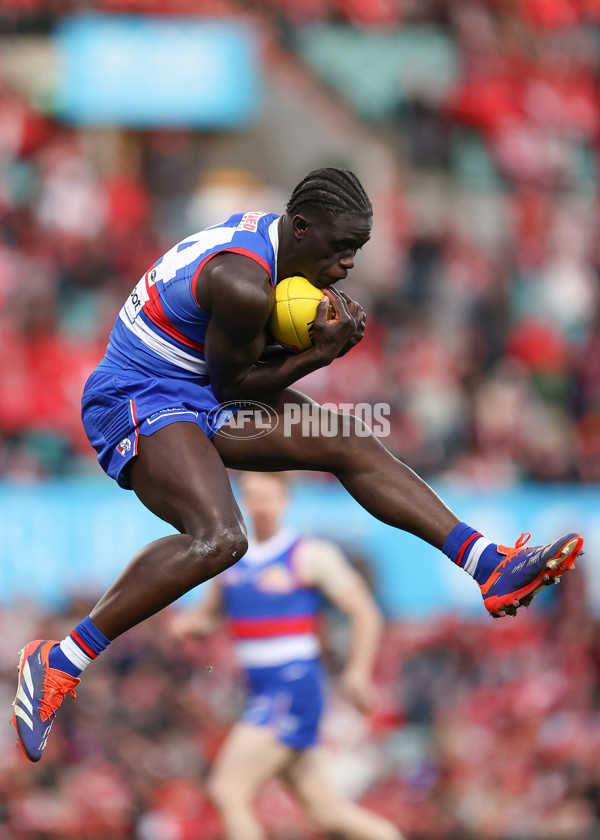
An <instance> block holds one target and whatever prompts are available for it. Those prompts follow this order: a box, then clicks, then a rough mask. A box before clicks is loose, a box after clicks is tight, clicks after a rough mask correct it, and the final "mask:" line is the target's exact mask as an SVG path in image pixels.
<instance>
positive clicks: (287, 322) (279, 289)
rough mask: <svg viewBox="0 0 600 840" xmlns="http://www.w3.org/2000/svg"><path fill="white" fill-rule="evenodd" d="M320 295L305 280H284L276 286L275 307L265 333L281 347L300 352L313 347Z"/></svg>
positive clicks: (288, 278)
mask: <svg viewBox="0 0 600 840" xmlns="http://www.w3.org/2000/svg"><path fill="white" fill-rule="evenodd" d="M322 299H323V292H322V291H321V289H317V288H316V287H315V286H313V285H312V283H309V281H308V280H307V279H306V278H305V277H285V278H284V279H283V280H281V281H280V282H279V283H278V284H277V286H275V305H274V307H273V311H272V313H271V316H270V318H269V321H268V322H267V330H268V332H269V333H270V334H271V335H272V336H273V338H274V339H275V340H276V341H278V342H279V344H281V345H282V346H283V347H285V348H286V349H288V350H292V351H293V352H294V353H299V352H300V351H301V350H308V348H309V347H311V346H312V343H313V342H312V331H313V325H314V321H315V316H316V314H317V306H318V305H319V303H320V302H321V300H322Z"/></svg>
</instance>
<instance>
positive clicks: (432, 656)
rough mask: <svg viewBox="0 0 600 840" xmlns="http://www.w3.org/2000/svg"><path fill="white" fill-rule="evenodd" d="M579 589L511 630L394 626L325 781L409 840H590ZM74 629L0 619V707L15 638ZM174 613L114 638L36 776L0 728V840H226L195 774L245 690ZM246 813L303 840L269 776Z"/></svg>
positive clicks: (593, 666) (335, 705) (447, 621)
mask: <svg viewBox="0 0 600 840" xmlns="http://www.w3.org/2000/svg"><path fill="white" fill-rule="evenodd" d="M583 586H584V580H583V578H582V577H581V575H580V574H573V575H568V576H566V578H565V579H564V580H563V581H562V583H561V585H560V587H553V591H552V592H551V593H549V595H551V596H553V598H554V600H552V599H551V600H550V601H548V600H546V602H545V607H544V608H543V609H542V608H541V607H538V608H535V609H534V608H532V609H531V611H530V613H529V614H528V615H527V616H520V617H519V619H518V620H516V621H514V622H509V621H508V620H506V621H505V622H485V623H484V622H481V621H472V620H464V619H461V620H458V619H454V618H450V617H443V616H440V617H439V618H437V619H431V618H430V619H428V620H427V621H426V622H418V621H414V622H400V623H397V624H391V625H390V626H389V627H388V629H387V631H386V636H385V639H384V643H383V645H382V647H381V651H380V656H379V659H378V663H377V667H376V672H375V683H376V686H377V698H378V699H377V702H376V703H375V706H374V708H373V710H372V712H371V714H370V716H369V718H368V720H367V721H366V722H364V720H363V719H362V718H361V716H360V715H358V714H357V713H356V712H355V711H354V710H353V708H352V707H351V706H350V705H349V704H348V702H347V701H346V700H345V699H344V697H343V695H342V694H341V693H340V692H339V690H338V688H337V687H336V685H337V684H336V682H335V679H334V682H333V695H332V699H331V703H330V705H329V710H328V713H327V715H326V722H325V729H324V734H325V738H326V739H327V741H328V742H329V743H330V745H331V747H332V750H333V753H334V756H335V764H334V769H335V772H336V777H337V781H338V784H339V785H340V786H341V787H342V788H343V789H344V790H345V791H346V792H347V794H348V795H350V796H353V797H357V798H358V799H359V801H361V802H362V803H363V804H364V805H365V806H366V807H371V808H373V809H374V810H377V811H378V812H380V813H382V814H384V815H385V816H387V818H388V819H390V820H392V821H393V822H395V823H396V824H397V825H401V826H402V830H403V832H404V833H405V834H406V836H407V838H408V840H448V838H453V839H454V840H459V839H460V840H476V838H477V840H480V838H486V840H513V838H514V840H517V838H522V837H527V838H528V839H529V840H538V838H539V840H541V838H554V840H584V838H585V840H591V838H594V837H596V836H598V833H599V832H600V809H599V806H598V802H599V795H598V790H599V782H600V765H599V763H598V754H599V748H600V729H599V728H598V725H597V722H598V719H599V717H600V705H599V704H600V681H599V674H600V670H599V668H598V664H599V662H600V653H599V651H600V646H599V642H600V627H599V625H598V621H597V620H596V619H594V618H592V616H591V615H590V614H588V612H587V611H586V610H585V608H583V609H582V604H583V603H585V598H584V597H583V595H582V591H583V590H582V587H583ZM81 609H82V607H81V605H80V604H78V605H73V607H72V610H71V611H70V612H71V613H72V614H78V613H79V612H80V611H81ZM72 620H73V619H72V615H69V611H67V610H65V612H64V613H62V614H55V613H47V614H41V615H40V614H39V612H38V611H34V610H33V609H31V608H29V607H28V606H27V605H26V604H16V605H15V606H14V607H13V608H10V609H4V610H3V611H2V612H1V613H0V627H1V628H2V632H3V635H2V638H3V639H4V640H5V641H4V643H3V644H2V645H1V646H0V699H2V701H3V702H4V705H5V707H7V706H8V703H9V702H10V700H11V699H12V692H13V690H14V685H13V671H14V662H13V661H12V660H13V654H14V648H15V644H17V641H18V639H23V638H28V637H29V636H30V635H32V634H33V635H37V636H42V637H45V636H47V635H54V636H55V635H57V634H58V635H59V636H60V634H61V633H62V632H63V630H64V628H66V627H68V626H70V624H71V623H72ZM170 620H171V616H170V614H169V613H168V612H167V613H165V614H164V615H163V614H160V615H158V616H155V617H154V618H152V619H150V620H148V621H147V622H145V623H143V624H142V625H138V627H136V628H134V630H133V631H132V632H131V633H128V634H127V636H123V637H121V638H120V639H118V640H117V641H116V642H115V643H114V644H113V645H111V649H110V651H109V652H108V653H107V654H106V658H103V659H102V661H101V662H98V663H97V664H96V665H95V666H94V673H93V674H90V680H89V681H88V682H86V684H85V686H84V687H81V688H80V689H79V691H80V694H81V696H80V698H79V702H78V703H72V704H71V703H69V701H66V702H65V708H64V714H63V715H62V716H61V717H60V718H59V719H58V720H57V721H56V723H55V732H54V733H53V734H54V737H53V740H52V743H51V744H50V745H49V746H48V750H47V752H46V755H45V757H44V764H43V765H39V766H36V768H35V769H32V768H31V765H27V766H26V765H25V759H24V758H23V757H22V756H21V755H20V753H19V751H18V750H17V749H16V748H15V745H14V736H12V735H11V732H10V730H9V727H6V731H4V729H2V730H0V747H1V749H0V804H1V807H0V837H4V836H6V837H9V838H11V840H13V838H16V840H19V839H20V838H25V837H27V838H28V840H51V838H57V840H65V838H73V839H74V840H84V838H85V840H91V838H93V839H94V840H108V838H113V840H126V838H127V839H128V838H137V840H166V838H174V840H182V838H183V840H200V838H206V840H217V838H218V837H220V836H222V829H221V825H220V821H219V818H218V816H217V814H216V812H215V810H214V809H213V807H212V805H211V804H210V803H209V801H208V800H207V798H206V794H205V791H204V780H205V777H206V773H207V769H208V767H209V765H210V764H211V762H212V761H213V759H214V757H215V755H216V753H217V751H218V749H219V746H220V744H221V743H222V741H223V739H224V737H225V735H226V732H227V731H228V729H229V727H230V726H231V724H232V722H233V721H234V720H236V718H237V716H238V715H239V712H240V709H241V706H242V705H243V696H244V686H243V684H242V681H241V675H240V673H239V672H238V670H237V667H236V665H235V657H234V654H233V648H232V645H231V642H230V640H229V638H228V637H227V636H226V635H225V634H223V633H220V634H217V635H215V636H214V637H211V638H210V639H207V640H206V642H205V644H204V645H202V646H198V645H197V644H190V645H189V647H185V648H183V649H181V650H180V651H179V650H178V648H177V646H173V644H172V642H171V641H170V640H169V634H168V633H167V632H166V629H167V623H168V622H169V621H170ZM61 628H62V629H61ZM325 632H326V630H325ZM327 638H328V649H329V655H330V657H331V659H332V662H335V661H338V662H341V661H343V660H344V651H343V646H344V645H345V644H346V643H347V638H346V635H345V634H343V633H342V634H340V633H339V632H336V633H333V634H330V633H327ZM17 646H18V645H17ZM190 657H191V659H190ZM190 661H191V662H192V667H190ZM334 673H335V666H334ZM84 695H85V696H84ZM81 701H84V702H81ZM42 805H43V821H41V820H40V813H41V806H42ZM258 809H259V814H260V817H261V820H264V821H265V824H266V825H267V827H268V830H269V832H270V836H271V837H273V838H274V840H275V839H277V840H291V838H294V840H302V838H309V837H315V834H314V833H311V830H310V828H309V826H308V824H307V823H306V822H305V821H304V819H303V817H302V814H301V811H300V809H299V806H298V804H297V803H296V802H295V801H294V800H293V799H291V798H290V796H289V793H288V792H287V790H286V789H285V788H284V787H283V786H281V785H280V784H279V783H276V784H272V785H271V786H269V787H268V788H267V789H265V791H264V793H263V794H261V797H260V799H259V802H258ZM3 832H4V834H3Z"/></svg>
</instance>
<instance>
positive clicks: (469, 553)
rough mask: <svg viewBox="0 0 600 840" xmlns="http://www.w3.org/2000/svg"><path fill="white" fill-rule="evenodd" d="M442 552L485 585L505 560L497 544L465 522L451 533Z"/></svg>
mask: <svg viewBox="0 0 600 840" xmlns="http://www.w3.org/2000/svg"><path fill="white" fill-rule="evenodd" d="M442 551H443V552H444V554H445V555H446V556H447V557H449V558H450V560H452V562H453V563H456V565H457V566H460V568H461V569H464V570H465V572H466V573H467V574H468V575H471V577H472V578H475V580H476V581H477V583H485V581H486V580H487V579H488V578H489V576H490V575H491V573H492V572H493V571H494V569H495V568H496V566H497V565H498V563H500V562H501V561H502V560H503V559H504V555H502V554H500V553H499V551H498V545H497V544H496V543H493V542H490V540H488V539H486V538H485V537H484V536H483V534H481V533H480V532H479V531H476V530H475V529H474V528H471V527H470V526H469V525H467V524H466V523H465V522H459V523H458V525H455V526H454V528H453V529H452V530H451V531H450V533H449V534H448V536H447V537H446V540H445V542H444V545H443V546H442Z"/></svg>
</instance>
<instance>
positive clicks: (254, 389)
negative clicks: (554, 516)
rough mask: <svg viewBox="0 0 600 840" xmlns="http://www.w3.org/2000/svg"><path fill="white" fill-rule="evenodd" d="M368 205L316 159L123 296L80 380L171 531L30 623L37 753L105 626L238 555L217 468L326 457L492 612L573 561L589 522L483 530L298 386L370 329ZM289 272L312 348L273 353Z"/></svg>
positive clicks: (239, 528) (32, 729)
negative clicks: (304, 287)
mask: <svg viewBox="0 0 600 840" xmlns="http://www.w3.org/2000/svg"><path fill="white" fill-rule="evenodd" d="M372 213H373V211H372V207H371V202H370V200H369V198H368V196H367V194H366V193H365V190H364V188H363V186H362V184H361V183H360V181H359V180H358V178H357V177H356V175H354V173H352V172H349V171H348V170H345V169H338V168H334V167H327V168H324V169H319V170H315V171H314V172H310V173H309V174H308V175H307V176H306V177H305V178H303V179H302V181H301V182H300V183H299V184H298V185H297V186H296V188H295V189H294V190H293V192H292V195H291V197H290V200H289V201H288V203H287V205H286V210H285V212H284V213H283V214H282V215H278V214H276V213H259V212H253V211H248V212H245V213H239V214H236V215H234V216H231V217H230V218H229V219H228V220H227V221H225V222H223V223H221V224H216V225H214V226H213V227H210V228H207V229H206V230H203V231H200V232H199V233H196V234H193V235H192V236H189V237H188V238H187V239H185V240H184V241H183V242H180V243H179V244H178V245H176V246H174V247H173V248H172V249H171V250H170V251H168V252H167V253H166V254H164V255H163V256H162V257H160V258H159V259H158V260H156V262H155V263H154V265H153V266H151V267H150V268H149V269H148V271H146V273H145V274H144V275H143V276H142V278H141V279H140V281H139V282H138V284H137V286H136V287H135V289H134V290H133V291H132V293H131V294H130V296H129V298H128V299H127V301H126V303H125V305H124V306H123V308H122V310H121V312H120V314H119V317H118V318H117V321H116V323H115V326H114V328H113V330H112V332H111V334H110V338H109V343H108V347H107V349H106V354H105V357H104V358H103V359H102V361H101V362H100V364H99V365H98V367H97V368H96V370H95V371H94V373H92V375H91V376H90V378H89V379H88V382H87V383H86V386H85V389H84V393H83V400H82V418H83V424H84V427H85V430H86V433H87V435H88V437H89V439H90V442H91V443H92V445H93V446H94V448H95V449H96V451H97V453H98V460H99V462H100V464H101V466H102V467H103V469H104V470H105V471H106V472H107V473H108V475H110V476H111V477H112V478H114V479H115V481H117V482H118V484H119V485H120V486H121V487H124V488H129V489H133V490H134V492H135V493H136V495H137V496H138V498H139V499H140V500H141V501H142V503H143V504H144V505H146V507H147V508H148V509H149V510H151V511H152V512H153V513H154V514H155V515H156V516H159V517H160V518H161V519H163V520H165V521H166V522H168V523H170V524H171V525H172V526H173V527H174V528H175V530H176V531H178V532H179V533H178V534H175V535H172V536H167V537H163V538H162V539H160V540H156V541H155V542H152V543H150V544H149V545H147V546H146V547H145V548H143V549H142V550H141V551H139V552H138V553H137V554H136V555H135V557H134V558H133V559H132V560H131V562H130V563H129V565H128V566H127V568H126V569H125V570H124V572H123V573H122V574H121V575H120V577H119V578H118V579H117V580H116V581H115V582H114V584H113V585H112V586H111V587H110V588H109V590H108V591H107V592H106V593H105V594H104V595H103V596H102V598H101V599H100V601H99V602H98V603H97V604H96V606H95V607H94V608H93V610H92V612H91V613H90V615H88V616H86V617H85V618H84V619H83V620H82V621H81V622H79V623H78V624H77V625H76V627H74V628H73V631H72V632H71V633H70V634H69V635H68V636H67V637H66V638H65V639H63V640H62V642H59V641H57V640H43V639H36V640H34V641H32V642H29V643H27V644H26V645H25V647H24V648H23V649H22V651H21V655H20V660H19V679H18V686H17V694H16V697H15V701H14V704H13V723H14V724H15V726H16V728H17V736H18V742H19V745H20V747H21V748H22V749H23V751H24V753H25V755H26V756H27V757H28V758H29V759H30V760H31V761H39V759H40V758H41V757H42V754H43V752H44V749H45V746H46V742H47V738H48V735H49V733H50V729H51V726H52V723H53V721H54V718H55V715H56V711H57V709H58V707H59V706H60V704H61V703H62V700H63V698H64V697H65V695H66V694H67V693H69V694H72V695H74V694H75V688H76V687H77V685H78V684H79V678H80V675H81V672H82V671H83V670H84V668H86V667H87V666H88V665H89V664H90V663H91V662H92V661H93V660H94V659H95V658H96V657H97V656H98V655H99V654H100V653H102V651H103V650H104V649H105V648H106V647H107V646H108V644H109V643H110V642H111V640H112V639H114V638H116V637H117V636H118V635H120V634H121V633H123V632H125V631H126V630H128V629H129V628H130V627H133V626H135V625H136V624H138V623H139V622H140V621H143V620H144V619H145V618H148V617H149V616H151V615H153V614H154V613H156V612H158V611H159V610H161V609H162V608H163V607H166V606H167V605H168V604H171V603H172V602H173V601H175V600H176V599H177V598H179V597H180V596H181V595H183V594H184V593H186V592H188V591H189V590H190V589H192V588H193V587H195V586H197V585H198V584H199V583H202V582H203V581H205V580H208V579H209V578H212V577H214V576H215V575H216V574H218V573H219V572H222V571H223V570H224V569H226V568H228V567H229V566H231V565H232V564H234V563H236V562H237V561H238V560H239V559H240V558H241V557H242V556H243V555H244V554H245V552H246V549H247V537H246V528H245V525H244V521H243V518H242V515H241V513H240V511H239V508H238V506H237V503H236V501H235V498H234V496H233V493H232V490H231V486H230V483H229V478H228V475H227V469H226V468H227V467H233V468H236V469H246V470H260V471H265V470H268V471H279V470H289V469H307V470H318V471H323V472H329V473H331V474H332V475H334V476H335V477H336V478H337V479H338V480H339V481H340V482H341V483H342V484H343V486H344V487H345V488H346V489H347V490H348V491H349V493H351V495H352V496H353V497H354V498H355V499H356V500H357V501H358V503H359V504H361V505H362V506H363V507H364V508H365V509H366V510H368V511H369V512H370V513H371V514H372V515H373V516H375V517H376V518H377V519H379V520H381V521H382V522H385V523H387V524H389V525H392V526H393V527H396V528H401V529H403V530H405V531H408V532H409V533H411V534H414V535H416V536H417V537H419V538H420V539H422V540H425V541H426V542H428V543H429V544H430V545H432V546H434V547H435V548H438V549H440V550H441V551H443V552H444V553H445V554H446V555H447V556H448V557H449V558H450V560H451V561H452V562H454V563H456V564H457V565H459V566H461V567H462V568H463V569H464V570H465V571H466V572H467V573H468V574H469V575H471V576H472V577H473V578H474V579H475V581H476V582H477V583H478V584H479V586H480V589H481V593H482V595H483V599H484V604H485V606H486V608H487V610H488V611H489V612H490V613H491V614H492V615H494V616H501V615H504V614H511V615H515V614H516V611H517V609H518V608H519V607H520V606H521V605H526V604H528V603H529V602H530V601H531V599H532V597H533V596H534V595H535V593H536V592H537V591H538V590H539V589H541V588H543V586H544V585H545V584H546V583H549V582H552V581H553V580H558V578H559V576H560V575H562V574H563V573H564V572H565V571H566V570H567V569H569V568H571V567H572V566H573V564H574V562H575V558H576V557H577V555H578V553H579V552H580V551H581V546H582V543H583V540H582V538H581V537H579V536H577V535H576V534H567V535H566V536H564V537H561V538H560V539H558V540H556V541H555V542H553V543H550V544H548V545H545V546H541V547H536V546H529V547H528V546H526V545H525V543H526V542H527V539H529V535H526V536H525V535H522V537H521V539H519V540H518V541H517V543H516V545H515V546H514V547H506V546H500V545H496V544H495V543H492V542H490V540H487V539H485V538H484V537H483V536H482V534H481V533H480V532H479V531H477V530H475V529H474V528H471V527H470V526H469V525H467V524H466V523H464V522H461V521H460V520H459V518H458V517H457V516H456V515H455V514H454V513H453V512H452V511H451V510H450V509H449V508H448V507H447V506H446V505H445V504H444V503H443V501H442V500H441V499H440V498H439V496H438V495H437V494H436V493H435V492H434V491H433V490H432V489H431V487H429V485H428V484H426V483H425V482H424V481H423V480H422V479H420V478H419V477H418V476H417V475H416V474H415V473H414V472H413V471H412V470H411V469H410V468H409V467H407V466H406V465H405V464H403V463H401V462H400V461H398V460H397V459H396V458H395V457H394V456H393V455H392V454H391V453H390V452H389V451H388V450H387V449H386V448H385V447H384V446H383V445H382V443H381V442H380V441H379V440H378V439H377V438H376V436H375V435H374V434H372V433H370V430H369V429H367V428H365V425H364V424H363V423H362V422H361V421H360V420H358V419H357V418H355V417H349V416H348V415H343V414H338V413H337V412H333V411H330V410H327V409H324V408H322V407H321V406H318V405H316V404H314V403H312V401H311V400H309V399H308V398H307V397H305V396H304V395H303V394H301V393H299V392H297V391H293V390H291V388H290V386H291V385H292V384H293V383H294V382H296V381H297V380H299V379H301V378H302V377H304V376H306V375H307V374H308V373H311V372H312V371H315V370H318V369H319V368H322V367H325V366H326V365H329V364H331V362H333V360H334V359H336V358H337V357H338V356H340V355H342V354H344V353H346V352H348V351H349V350H351V349H352V348H353V347H354V346H355V345H356V344H357V343H358V342H359V341H361V339H362V337H363V334H364V330H365V313H364V311H363V309H362V307H361V306H360V305H359V304H358V303H356V301H353V300H351V299H350V298H349V297H348V296H347V295H346V294H344V292H340V291H338V290H336V289H335V288H334V286H335V284H336V283H338V282H339V281H341V280H344V279H345V278H346V276H347V275H348V272H349V271H351V269H352V268H353V267H354V260H355V258H356V254H357V252H358V251H359V250H360V249H361V248H362V247H363V246H364V245H366V243H367V242H368V240H369V238H370V235H371V224H372ZM293 275H302V276H304V277H306V278H307V279H308V280H309V281H310V282H311V283H312V284H313V285H314V286H315V287H316V288H319V289H323V290H324V292H325V293H324V295H323V298H322V300H321V303H320V304H319V306H318V310H317V315H316V318H315V323H314V329H313V346H312V347H310V348H309V349H308V350H304V351H303V352H301V353H296V354H293V355H285V356H283V357H282V356H278V357H276V358H270V359H265V358H264V352H265V348H266V346H267V333H266V324H267V321H268V318H269V315H270V313H271V311H272V309H273V304H274V300H275V286H276V284H277V282H278V281H280V280H282V279H284V278H285V277H289V276H293ZM330 306H331V307H333V310H334V316H333V317H332V318H328V317H327V313H328V310H329V308H330ZM254 400H260V401H261V404H263V405H266V406H267V407H268V410H269V411H270V412H272V415H273V416H276V417H277V420H278V422H277V424H274V427H273V429H272V430H271V432H270V434H268V435H264V434H263V431H264V430H263V429H262V428H261V426H260V422H259V421H257V420H256V419H254V420H252V419H251V418H250V419H248V418H246V422H245V423H243V424H235V425H234V424H233V423H232V422H231V419H228V416H227V414H225V413H223V412H219V406H220V403H223V402H231V401H234V402H238V403H239V402H243V401H254ZM254 405H256V403H254ZM303 406H304V407H309V406H310V407H311V411H312V416H313V418H316V422H315V423H313V424H312V426H311V429H310V430H308V431H309V434H307V433H306V432H307V430H306V429H304V428H303V426H302V424H298V425H295V426H292V427H289V424H288V423H287V422H285V421H284V418H285V415H286V413H287V414H288V415H289V413H290V411H292V410H293V409H298V410H299V411H300V413H301V409H302V407H303ZM215 419H216V420H217V422H215ZM262 419H263V418H262V416H261V417H260V418H259V420H262ZM280 420H281V422H279V421H280ZM225 425H227V428H226V429H225V428H224V426H225ZM323 428H325V429H327V434H321V433H319V431H318V430H319V429H323ZM330 430H331V431H332V434H330ZM408 562H410V560H408ZM34 584H35V581H32V585H34Z"/></svg>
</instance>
